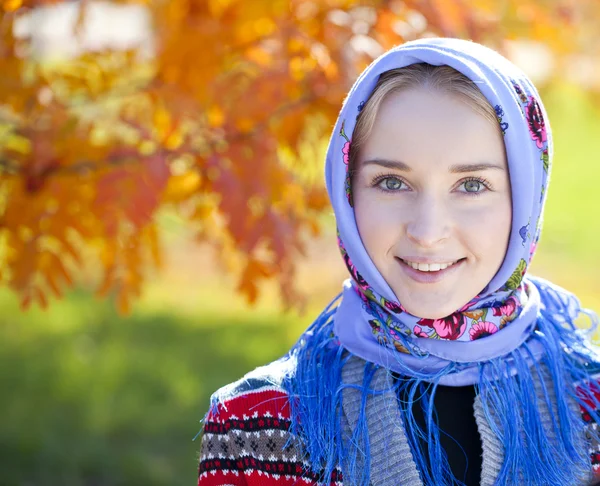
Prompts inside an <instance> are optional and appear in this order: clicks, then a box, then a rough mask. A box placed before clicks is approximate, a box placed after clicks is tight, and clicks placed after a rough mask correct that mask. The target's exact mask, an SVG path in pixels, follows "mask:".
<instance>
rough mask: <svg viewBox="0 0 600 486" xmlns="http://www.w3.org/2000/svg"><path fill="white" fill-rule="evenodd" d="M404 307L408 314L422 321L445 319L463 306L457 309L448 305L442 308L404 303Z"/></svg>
mask: <svg viewBox="0 0 600 486" xmlns="http://www.w3.org/2000/svg"><path fill="white" fill-rule="evenodd" d="M400 302H402V300H401V301H400ZM465 303H466V302H465ZM463 305H464V304H463ZM402 306H403V307H404V308H405V309H406V312H408V313H409V314H411V315H413V316H415V317H419V318H421V319H443V318H444V317H448V316H449V315H451V314H453V313H454V312H456V311H457V309H460V308H461V307H462V305H458V306H456V307H454V306H447V305H446V306H444V307H442V308H440V306H439V305H430V304H424V305H406V304H404V302H402Z"/></svg>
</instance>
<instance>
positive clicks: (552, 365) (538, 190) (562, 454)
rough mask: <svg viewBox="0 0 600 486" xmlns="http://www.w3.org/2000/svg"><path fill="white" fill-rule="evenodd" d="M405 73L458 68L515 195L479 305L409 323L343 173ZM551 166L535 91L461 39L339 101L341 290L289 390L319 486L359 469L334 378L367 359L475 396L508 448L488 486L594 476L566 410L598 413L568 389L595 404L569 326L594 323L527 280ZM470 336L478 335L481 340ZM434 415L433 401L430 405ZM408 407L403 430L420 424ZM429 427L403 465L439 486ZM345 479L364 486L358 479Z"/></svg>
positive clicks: (429, 47)
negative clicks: (340, 469)
mask: <svg viewBox="0 0 600 486" xmlns="http://www.w3.org/2000/svg"><path fill="white" fill-rule="evenodd" d="M415 63H427V64H430V65H434V66H437V65H448V66H450V67H452V68H454V69H455V70H457V71H459V72H460V73H462V74H464V75H465V76H466V77H468V78H469V79H471V80H472V81H473V82H474V83H475V84H476V85H477V87H478V88H479V89H480V90H481V92H482V94H483V95H484V96H485V98H486V99H487V100H488V101H489V103H490V105H491V106H492V107H494V109H495V111H496V115H497V119H498V123H499V126H500V129H501V130H502V132H503V136H504V144H505V148H506V155H507V160H508V167H509V173H510V183H511V190H512V191H511V192H512V215H513V216H512V218H513V219H512V227H511V234H510V242H509V245H508V249H507V252H506V255H505V258H504V262H503V264H502V266H501V268H500V269H499V271H498V272H497V273H496V275H495V276H494V277H493V278H492V280H491V281H490V282H489V284H488V285H487V286H486V288H485V289H482V291H481V292H480V293H479V295H477V296H474V298H473V299H472V300H471V301H470V302H469V303H466V305H465V306H464V307H462V308H461V309H458V310H457V311H456V312H455V313H454V314H452V315H451V316H448V317H447V318H445V319H440V320H437V321H434V320H427V319H422V318H420V317H418V316H412V315H410V314H408V313H407V312H406V311H405V310H404V308H403V307H402V303H401V302H399V301H398V299H397V297H396V296H395V295H394V293H393V291H392V289H391V288H390V286H389V285H388V283H387V282H386V281H385V280H384V278H383V277H382V275H381V274H380V273H379V271H378V270H377V268H376V267H375V265H374V264H373V262H372V261H371V259H370V258H369V256H368V254H367V251H366V249H365V247H364V245H363V243H362V241H361V239H360V236H359V233H358V229H357V224H356V219H355V216H354V208H353V206H352V187H351V183H350V175H349V171H348V161H349V153H350V150H351V146H352V132H353V130H354V126H355V124H356V120H357V117H358V115H359V112H360V110H361V109H362V107H363V106H364V104H365V102H366V101H367V100H368V99H369V96H370V95H371V93H372V91H373V89H374V87H375V85H376V84H377V82H378V79H379V76H380V75H381V74H382V73H385V72H387V71H389V70H392V69H398V68H402V67H405V66H409V65H411V64H415ZM551 160H552V136H551V131H550V127H549V124H548V121H547V116H546V112H545V109H544V107H543V105H542V103H541V100H540V96H539V94H538V92H537V90H536V89H535V87H534V86H533V84H532V83H531V81H530V80H529V79H528V78H527V76H526V75H525V74H524V73H523V72H522V71H521V70H520V69H518V68H517V67H516V66H514V65H513V64H512V63H511V62H509V61H508V60H507V59H505V58H504V57H502V56H501V55H500V54H498V53H497V52H495V51H493V50H491V49H488V48H486V47H484V46H481V45H479V44H476V43H473V42H469V41H464V40H458V39H422V40H417V41H413V42H408V43H405V44H403V45H401V46H399V47H397V48H394V49H392V50H390V51H388V52H387V53H385V54H384V55H382V56H381V57H380V58H378V59H377V60H375V61H374V62H373V63H372V64H371V65H370V66H369V67H368V68H367V69H366V70H365V71H364V72H363V73H362V74H361V76H360V77H359V78H358V80H357V81H356V83H355V84H354V86H353V87H352V89H351V90H350V92H349V94H348V96H347V98H346V100H345V102H344V104H343V107H342V110H341V112H340V115H339V118H338V121H337V124H336V127H335V129H334V131H333V134H332V137H331V141H330V143H329V148H328V152H327V160H326V183H327V189H328V192H329V196H330V199H331V202H332V205H333V208H334V211H335V215H336V222H337V226H338V244H339V246H340V249H341V252H342V255H343V257H344V261H345V262H346V265H347V266H348V270H349V273H350V275H351V279H349V280H348V281H347V282H345V284H344V288H343V291H342V294H341V299H339V300H337V301H336V305H332V306H330V307H329V308H327V309H326V310H325V311H324V312H323V313H322V314H321V316H319V318H318V319H317V320H316V321H315V323H314V324H313V325H312V326H311V327H310V328H309V330H308V331H307V332H306V333H305V334H304V335H303V336H302V338H301V339H300V341H299V342H298V344H297V345H296V346H295V347H294V348H293V349H292V351H291V354H290V356H291V357H292V359H294V360H296V366H295V372H294V373H293V374H292V375H290V377H289V379H288V381H287V383H286V386H287V388H288V391H289V392H290V395H291V396H292V397H295V398H294V399H293V400H292V402H291V403H292V413H293V416H292V430H293V431H294V432H295V433H296V434H297V435H299V436H300V437H301V438H302V440H303V441H304V442H305V445H306V447H305V450H306V452H307V454H308V456H309V461H310V462H311V464H312V465H313V467H314V468H315V471H321V472H322V470H324V471H325V477H328V474H330V473H331V471H332V468H333V467H334V466H335V465H336V463H340V462H341V459H342V458H343V457H353V458H355V459H357V458H358V456H359V455H360V454H361V453H362V451H357V450H355V449H356V447H354V449H353V445H352V444H343V443H340V442H339V437H340V430H341V429H340V427H341V425H340V424H341V421H340V417H339V414H340V413H341V412H340V407H339V400H340V398H341V391H342V390H343V388H344V384H343V383H342V382H341V369H342V367H343V366H344V363H345V362H346V361H347V359H348V358H349V357H350V356H352V355H354V356H358V357H360V358H363V359H364V360H365V362H366V366H367V367H370V366H373V365H374V366H376V367H383V368H385V369H387V370H390V371H392V372H396V373H398V374H400V375H402V376H403V377H406V380H405V381H403V382H402V386H409V387H414V389H416V388H418V387H419V386H421V385H422V384H423V383H429V384H432V385H433V389H435V386H437V385H440V384H441V385H450V386H462V385H475V387H476V389H477V391H478V393H479V395H480V397H481V400H482V406H483V408H484V410H485V412H486V415H487V418H488V420H489V421H490V422H493V421H494V420H495V421H496V422H498V421H499V424H500V426H499V427H498V428H497V429H496V430H497V433H498V434H499V435H500V436H499V437H498V438H499V440H500V441H501V442H502V443H503V444H504V446H505V461H504V466H503V468H502V470H501V471H500V473H499V475H498V484H509V483H510V484H515V483H517V482H518V483H519V484H576V483H577V480H578V478H581V477H583V476H582V475H584V473H585V470H586V468H587V469H590V467H591V466H589V464H588V461H589V457H587V456H586V454H585V452H586V451H582V450H578V447H577V444H578V439H577V438H578V434H580V433H582V430H583V423H582V421H581V418H580V417H578V416H577V414H576V413H575V412H574V411H573V408H572V407H570V406H569V405H568V402H569V400H571V401H575V402H577V403H579V404H580V405H581V406H582V407H586V410H587V409H589V410H588V411H589V412H590V413H591V414H592V415H594V414H595V412H594V411H593V409H594V407H593V406H592V407H590V405H589V400H588V401H587V402H586V401H585V400H583V399H582V395H581V392H577V391H576V388H575V385H576V384H578V386H579V387H580V389H581V387H583V390H584V395H585V396H586V397H588V396H594V394H593V393H592V392H593V386H592V385H590V370H591V369H592V368H594V369H595V368H596V367H597V366H596V365H598V363H599V362H600V356H599V355H598V354H596V349H595V348H594V347H593V346H592V345H591V344H590V342H589V338H588V336H587V335H585V334H584V333H583V332H582V331H578V330H577V328H576V327H575V324H574V321H575V319H576V318H577V317H578V316H579V315H580V313H582V312H583V313H587V314H588V315H589V316H590V318H591V319H592V324H593V325H595V324H596V323H597V318H596V316H595V315H594V314H593V313H591V312H589V311H586V310H584V309H582V308H581V306H580V303H579V301H578V300H577V298H576V297H575V296H574V295H572V294H571V293H569V292H567V291H565V290H563V289H561V288H559V287H557V286H555V285H553V284H551V283H550V282H547V281H545V280H543V279H539V278H535V277H533V276H531V275H529V274H528V273H527V269H528V266H529V264H530V262H531V259H532V257H533V255H534V253H535V249H536V246H537V243H538V240H539V237H540V232H541V227H542V214H543V207H544V202H545V199H546V194H547V186H548V181H549V176H550V169H551ZM417 324H420V327H419V329H421V328H423V326H425V327H429V328H432V329H436V330H443V331H447V332H436V333H435V336H436V337H442V339H432V338H430V337H419V336H418V335H415V332H414V330H415V329H416V328H415V326H416V325H417ZM484 324H485V327H484ZM478 326H479V327H481V328H482V330H483V331H486V332H481V333H479V332H478V331H479V327H478ZM592 327H593V326H592ZM469 328H470V330H471V332H467V329H469ZM421 335H422V336H424V334H421ZM479 336H484V337H481V339H477V337H479ZM592 365H593V366H592ZM542 367H544V369H546V368H547V369H548V370H549V372H550V374H551V377H552V380H553V383H554V384H555V390H554V391H555V392H556V395H557V404H555V405H554V407H555V409H556V417H555V419H556V421H555V427H556V428H557V430H555V431H554V432H556V433H555V436H554V437H549V436H547V435H545V434H544V433H540V430H542V428H541V426H540V423H539V420H540V417H539V412H538V404H537V403H536V401H535V399H534V398H533V397H532V393H531V390H530V389H528V388H527V387H528V386H530V385H531V383H533V381H535V380H534V378H532V377H533V376H534V375H536V374H537V375H538V376H541V369H542ZM371 374H372V373H371ZM365 376H367V374H365ZM515 376H518V377H519V379H517V378H515ZM398 386H400V385H398ZM590 386H591V387H592V388H590ZM586 387H587V388H586ZM585 390H587V391H585ZM376 392H377V391H374V390H371V389H370V387H369V384H368V383H365V385H364V386H363V390H362V393H363V396H367V395H368V394H370V393H376ZM515 397H518V399H519V400H520V401H521V402H522V403H521V407H522V411H523V412H522V415H520V414H515V413H514V410H512V407H513V406H514V399H515ZM594 400H595V399H594ZM594 400H592V402H593V403H595V404H596V405H598V404H597V402H594ZM363 403H366V401H365V402H363ZM432 404H433V400H432V399H431V400H429V401H428V405H427V406H428V407H432V406H433V405H432ZM549 405H550V406H549V409H550V410H553V408H552V407H553V405H552V404H549ZM408 409H409V410H408V412H407V413H408V416H407V417H405V424H407V427H418V426H417V425H416V422H415V421H414V417H412V415H411V413H412V412H411V411H410V409H411V407H408ZM364 412H365V411H364V410H363V411H362V413H364ZM425 416H428V417H431V416H432V414H431V413H428V414H427V415H425ZM594 416H595V415H594ZM523 417H527V419H526V420H523ZM359 423H361V424H364V420H363V421H360V420H359ZM363 426H364V425H363ZM428 429H429V430H428V431H427V432H425V434H426V435H425V436H426V437H429V439H430V441H431V442H432V443H433V444H430V446H429V450H428V451H422V450H420V449H419V447H418V445H417V443H416V441H413V443H412V444H411V445H412V447H413V456H415V460H416V462H417V466H418V467H419V469H420V471H421V475H422V477H423V479H424V481H425V482H426V484H434V483H435V484H445V481H450V479H451V478H452V473H451V472H450V469H449V466H448V464H447V460H446V459H445V454H444V453H443V451H442V450H441V448H440V447H439V440H438V439H439V431H438V430H437V428H436V425H435V423H433V422H432V421H431V420H430V421H429V423H428ZM409 432H410V431H409ZM413 432H414V431H413ZM523 432H524V434H525V437H526V438H525V439H522V438H521V434H523ZM408 435H409V437H410V436H411V435H412V436H413V437H414V436H415V434H414V433H412V434H411V433H409V434H408ZM515 446H517V447H515ZM425 454H427V455H428V456H429V461H426V459H425V457H424V456H425ZM550 457H552V459H550ZM427 464H430V465H431V466H430V468H428V466H427ZM351 469H352V468H351ZM350 480H351V484H355V483H356V484H358V483H361V484H367V483H368V480H369V478H368V471H367V472H365V471H363V472H361V476H360V478H358V477H356V478H350Z"/></svg>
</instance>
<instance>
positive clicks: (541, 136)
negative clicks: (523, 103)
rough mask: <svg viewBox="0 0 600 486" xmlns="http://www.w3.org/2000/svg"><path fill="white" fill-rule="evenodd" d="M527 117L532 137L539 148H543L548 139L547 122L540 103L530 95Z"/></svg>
mask: <svg viewBox="0 0 600 486" xmlns="http://www.w3.org/2000/svg"><path fill="white" fill-rule="evenodd" d="M526 117H527V125H528V126H529V133H530V134H531V138H532V139H533V140H535V143H536V145H537V148H539V149H541V148H543V147H544V143H545V142H546V140H547V133H546V122H545V121H544V116H543V115H542V110H541V108H540V105H539V104H538V102H537V100H536V99H535V98H534V97H533V96H530V97H529V104H528V105H527V108H526Z"/></svg>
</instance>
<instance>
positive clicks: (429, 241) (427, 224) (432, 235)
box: [406, 197, 451, 248]
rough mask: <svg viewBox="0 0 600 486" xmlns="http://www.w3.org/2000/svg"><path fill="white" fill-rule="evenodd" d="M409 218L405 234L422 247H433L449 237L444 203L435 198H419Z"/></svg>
mask: <svg viewBox="0 0 600 486" xmlns="http://www.w3.org/2000/svg"><path fill="white" fill-rule="evenodd" d="M409 218H410V219H409V222H408V224H407V225H406V233H407V236H408V238H409V239H410V240H411V241H412V242H413V243H415V244H417V245H418V246H420V247H422V248H435V247H436V246H438V245H440V243H443V242H444V241H446V240H447V239H448V238H449V237H450V227H451V223H450V216H449V214H448V211H447V208H446V205H445V203H443V202H441V201H439V200H436V199H435V198H432V197H422V198H420V201H419V202H418V204H416V205H415V206H413V208H412V211H411V214H410V216H409Z"/></svg>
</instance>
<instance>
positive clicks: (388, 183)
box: [377, 177, 404, 191]
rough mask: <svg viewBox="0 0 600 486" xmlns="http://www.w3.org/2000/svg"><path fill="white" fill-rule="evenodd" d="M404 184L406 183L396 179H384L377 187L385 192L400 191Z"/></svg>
mask: <svg viewBox="0 0 600 486" xmlns="http://www.w3.org/2000/svg"><path fill="white" fill-rule="evenodd" d="M402 184H404V182H403V181H401V180H400V179H398V178H396V177H384V178H383V179H380V180H379V182H378V183H377V186H378V187H379V188H380V189H383V190H384V191H398V190H399V189H400V188H401V187H402Z"/></svg>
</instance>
